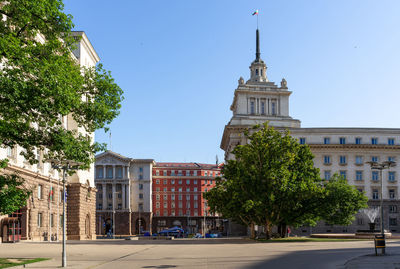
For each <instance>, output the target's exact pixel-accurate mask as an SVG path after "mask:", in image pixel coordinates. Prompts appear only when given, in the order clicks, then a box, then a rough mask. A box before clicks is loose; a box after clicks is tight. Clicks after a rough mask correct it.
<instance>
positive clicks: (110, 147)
mask: <svg viewBox="0 0 400 269" xmlns="http://www.w3.org/2000/svg"><path fill="white" fill-rule="evenodd" d="M109 139H110V143H109V144H108V150H111V151H112V144H111V131H110V137H109Z"/></svg>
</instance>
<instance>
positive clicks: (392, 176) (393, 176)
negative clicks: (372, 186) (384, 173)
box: [388, 171, 396, 182]
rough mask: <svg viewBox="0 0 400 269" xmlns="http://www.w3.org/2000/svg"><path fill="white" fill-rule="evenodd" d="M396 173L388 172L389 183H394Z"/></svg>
mask: <svg viewBox="0 0 400 269" xmlns="http://www.w3.org/2000/svg"><path fill="white" fill-rule="evenodd" d="M395 173H396V172H392V171H391V172H389V177H388V179H389V181H391V182H393V181H395V180H396V174H395Z"/></svg>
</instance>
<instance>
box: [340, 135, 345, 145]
mask: <svg viewBox="0 0 400 269" xmlns="http://www.w3.org/2000/svg"><path fill="white" fill-rule="evenodd" d="M339 144H340V145H344V144H346V137H340V138H339Z"/></svg>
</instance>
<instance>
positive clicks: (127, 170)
mask: <svg viewBox="0 0 400 269" xmlns="http://www.w3.org/2000/svg"><path fill="white" fill-rule="evenodd" d="M125 168H126V178H127V179H129V178H130V177H129V166H126V167H125Z"/></svg>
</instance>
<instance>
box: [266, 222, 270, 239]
mask: <svg viewBox="0 0 400 269" xmlns="http://www.w3.org/2000/svg"><path fill="white" fill-rule="evenodd" d="M265 239H267V240H269V239H271V226H270V225H269V223H268V221H267V222H266V223H265Z"/></svg>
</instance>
